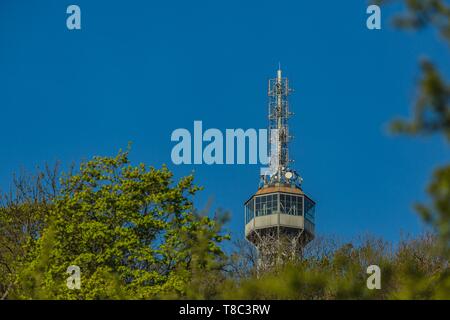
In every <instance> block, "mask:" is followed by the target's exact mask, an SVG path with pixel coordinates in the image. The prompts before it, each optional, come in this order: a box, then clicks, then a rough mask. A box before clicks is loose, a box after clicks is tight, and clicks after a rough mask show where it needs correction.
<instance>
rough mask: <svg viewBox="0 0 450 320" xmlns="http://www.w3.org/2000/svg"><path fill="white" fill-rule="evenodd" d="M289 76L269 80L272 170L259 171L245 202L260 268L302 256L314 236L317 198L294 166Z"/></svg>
mask: <svg viewBox="0 0 450 320" xmlns="http://www.w3.org/2000/svg"><path fill="white" fill-rule="evenodd" d="M291 92H292V89H291V88H290V87H289V80H288V79H287V78H283V77H282V72H281V70H280V69H278V71H277V77H276V78H274V79H270V80H269V86H268V96H269V143H270V152H269V155H270V172H269V173H265V174H263V175H262V176H261V183H260V186H259V189H258V191H257V192H256V193H255V194H254V195H253V196H251V197H250V199H249V200H248V201H247V202H245V205H244V207H245V237H246V239H247V240H248V241H250V242H251V243H253V244H254V245H255V247H256V248H257V250H258V255H259V264H258V269H259V270H263V269H268V268H271V267H273V266H274V265H276V264H279V263H280V262H286V261H289V260H291V259H297V258H301V256H302V252H303V248H304V246H305V245H306V244H307V243H308V242H310V241H311V240H312V239H313V238H314V228H315V224H314V215H315V213H314V210H315V202H314V201H313V200H312V199H311V198H309V197H308V196H307V195H306V194H305V193H304V192H303V190H302V188H301V183H302V178H301V177H300V175H299V174H297V172H296V171H295V170H293V169H292V168H291V166H290V163H291V161H290V159H289V146H288V145H289V141H290V140H291V139H292V137H291V136H290V135H289V127H288V120H289V118H290V117H291V116H292V115H293V114H292V113H291V112H290V111H289V102H288V96H289V94H290V93H291Z"/></svg>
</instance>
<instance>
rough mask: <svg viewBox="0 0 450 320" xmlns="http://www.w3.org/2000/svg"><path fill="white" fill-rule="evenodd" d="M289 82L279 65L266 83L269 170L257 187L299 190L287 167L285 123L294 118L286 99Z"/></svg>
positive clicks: (293, 174) (287, 127) (294, 176)
mask: <svg viewBox="0 0 450 320" xmlns="http://www.w3.org/2000/svg"><path fill="white" fill-rule="evenodd" d="M292 91H293V90H292V89H291V88H290V87H289V80H288V78H286V77H284V78H283V75H282V71H281V66H280V64H279V65H278V70H277V76H276V78H273V79H269V86H268V96H269V106H268V107H269V112H268V113H269V146H270V150H269V156H270V170H269V171H268V174H264V175H262V176H261V185H260V187H268V186H273V185H287V186H291V187H298V188H300V185H301V177H300V176H299V175H298V174H297V172H296V171H295V170H293V168H291V166H290V164H291V162H292V160H290V159H289V146H288V144H289V142H290V141H291V140H292V136H290V135H289V126H288V120H289V118H290V117H291V116H292V115H293V113H291V112H290V111H289V101H288V96H289V94H291V93H292Z"/></svg>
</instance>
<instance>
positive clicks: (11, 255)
mask: <svg viewBox="0 0 450 320" xmlns="http://www.w3.org/2000/svg"><path fill="white" fill-rule="evenodd" d="M58 168H59V166H58V164H56V165H55V166H54V167H50V166H49V165H46V166H45V168H44V169H43V170H39V169H38V172H37V173H36V174H35V175H32V174H29V173H26V172H22V173H21V174H20V175H19V176H14V178H13V183H12V187H11V190H10V191H9V192H8V193H1V194H0V299H6V298H8V295H9V293H10V291H11V290H12V289H13V287H14V279H15V277H16V276H17V272H18V270H19V269H20V267H21V265H22V263H23V260H22V257H24V256H25V255H26V254H27V253H29V252H30V251H31V250H33V249H34V248H35V246H36V242H37V240H38V238H39V235H40V234H41V232H42V230H43V228H44V225H45V218H46V216H47V215H48V214H49V212H50V209H51V207H52V204H53V202H52V201H53V199H54V198H55V196H56V193H57V192H58V181H57V175H58Z"/></svg>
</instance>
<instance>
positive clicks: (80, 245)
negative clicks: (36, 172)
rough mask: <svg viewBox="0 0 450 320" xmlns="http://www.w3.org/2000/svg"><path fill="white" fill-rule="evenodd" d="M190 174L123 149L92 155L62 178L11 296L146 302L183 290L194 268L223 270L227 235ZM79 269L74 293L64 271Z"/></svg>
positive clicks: (185, 289)
mask: <svg viewBox="0 0 450 320" xmlns="http://www.w3.org/2000/svg"><path fill="white" fill-rule="evenodd" d="M198 190H199V187H198V186H196V185H194V184H193V176H187V177H185V178H182V179H181V180H180V181H178V182H177V183H176V184H174V183H173V174H172V173H171V172H170V171H169V170H168V169H167V168H166V167H164V166H163V167H162V168H161V169H159V170H157V169H155V168H153V167H150V168H147V167H146V166H145V165H143V164H141V165H139V166H132V165H130V163H129V160H128V152H120V153H119V154H118V155H117V156H116V157H95V158H94V159H93V160H91V161H88V162H86V163H82V164H81V166H80V169H79V172H76V173H72V174H70V175H67V176H65V177H64V178H63V179H62V180H61V189H60V191H59V194H58V196H56V197H55V198H54V199H53V201H52V206H51V209H50V211H49V212H48V214H47V216H46V217H45V228H44V229H43V231H42V234H41V236H40V237H39V238H38V239H37V243H36V248H35V249H34V250H30V251H29V252H28V253H27V256H26V257H25V258H24V263H23V264H22V265H23V268H22V269H21V270H20V271H19V272H18V274H17V278H16V282H15V283H16V287H15V289H14V290H13V291H12V292H11V297H14V298H25V299H35V298H43V299H114V298H132V299H148V298H155V297H163V296H165V295H169V294H171V295H173V296H179V295H183V294H185V293H186V292H187V290H188V289H189V288H188V287H187V283H188V282H189V281H190V279H191V278H192V276H193V274H194V273H195V272H206V271H210V272H213V271H214V270H220V268H221V267H222V262H221V261H222V260H223V257H224V254H223V252H222V249H221V248H220V246H219V243H220V242H222V241H223V240H224V239H225V238H226V236H224V235H222V234H221V226H220V221H218V220H214V219H211V218H209V217H208V216H201V215H199V214H197V213H196V212H195V210H194V208H193V203H192V196H194V194H195V193H196V192H197V191H198ZM71 265H76V266H79V267H80V268H81V275H82V277H81V281H82V286H81V289H80V290H71V289H69V288H68V287H67V285H66V278H67V277H68V276H69V275H68V274H67V273H66V271H67V268H68V267H69V266H71Z"/></svg>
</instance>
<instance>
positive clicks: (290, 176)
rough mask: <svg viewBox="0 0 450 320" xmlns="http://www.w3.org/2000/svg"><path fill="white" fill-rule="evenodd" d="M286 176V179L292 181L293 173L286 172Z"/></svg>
mask: <svg viewBox="0 0 450 320" xmlns="http://www.w3.org/2000/svg"><path fill="white" fill-rule="evenodd" d="M284 176H285V177H286V179H288V180H289V179H291V178H292V172H289V171H288V172H286V173H285V174H284Z"/></svg>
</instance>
